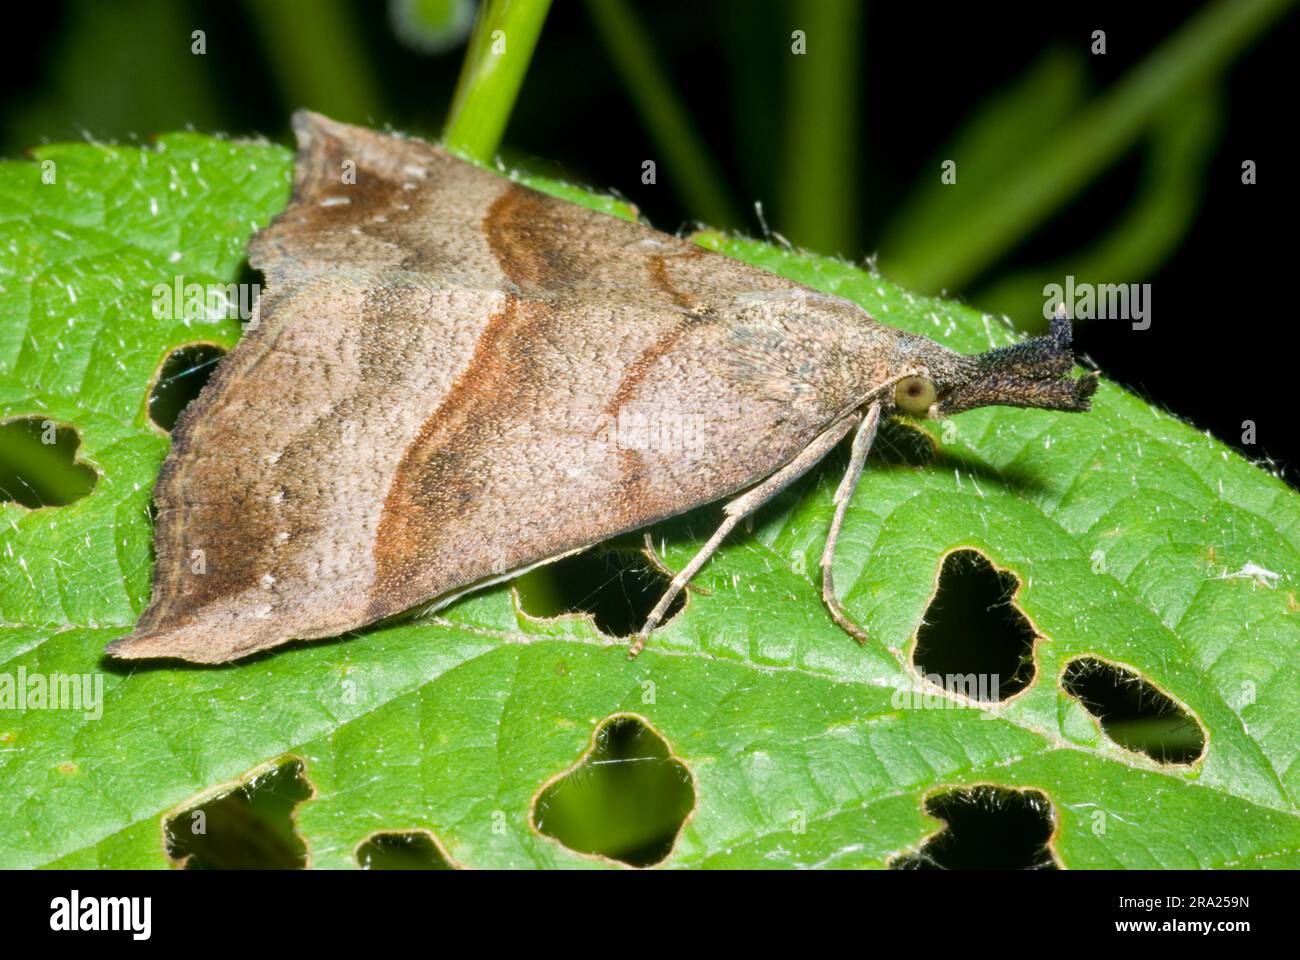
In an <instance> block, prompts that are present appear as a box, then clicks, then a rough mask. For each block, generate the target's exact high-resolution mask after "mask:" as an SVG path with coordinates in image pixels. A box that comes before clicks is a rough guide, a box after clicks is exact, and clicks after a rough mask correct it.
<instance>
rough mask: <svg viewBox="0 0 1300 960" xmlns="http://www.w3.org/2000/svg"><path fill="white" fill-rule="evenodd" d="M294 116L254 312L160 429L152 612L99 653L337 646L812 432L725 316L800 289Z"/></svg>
mask: <svg viewBox="0 0 1300 960" xmlns="http://www.w3.org/2000/svg"><path fill="white" fill-rule="evenodd" d="M295 126H296V129H297V131H298V135H299V141H300V153H299V158H298V163H297V167H296V182H295V189H294V197H293V202H292V203H291V205H290V206H289V208H288V209H287V210H286V211H285V212H284V213H283V214H282V215H281V216H280V217H279V218H277V219H276V221H275V222H274V223H273V224H272V225H271V226H270V227H268V228H267V229H266V230H265V231H263V232H262V233H261V234H259V235H258V236H257V237H256V238H255V240H254V241H253V243H252V245H251V248H250V260H251V262H252V264H253V265H254V266H255V267H258V268H260V269H262V270H264V271H265V273H266V279H267V292H266V294H265V295H264V296H263V298H262V300H261V302H260V306H259V316H258V321H257V323H256V325H255V326H254V328H252V329H251V330H250V331H249V333H248V334H247V335H246V336H245V338H244V339H243V340H242V341H241V342H240V343H239V345H238V346H237V347H236V348H235V349H234V350H233V351H231V353H230V354H229V355H228V357H227V358H226V359H225V361H224V362H223V363H222V365H221V367H220V369H219V371H218V372H217V374H216V375H215V376H214V378H213V380H212V382H211V383H210V384H209V385H208V387H207V388H206V389H205V390H204V391H203V393H202V394H201V395H200V397H199V398H198V399H197V400H196V401H195V402H194V403H193V404H191V406H190V408H189V409H188V410H187V411H186V412H185V414H184V415H183V417H182V418H181V421H180V423H179V424H178V425H177V427H176V429H175V431H174V432H173V449H172V453H171V455H170V456H169V458H168V460H167V462H166V464H165V466H164V469H163V472H162V475H161V477H160V479H159V482H158V486H157V489H156V494H155V500H156V503H157V505H158V527H157V535H156V546H157V555H158V562H157V566H156V571H155V581H154V590H153V598H152V603H151V605H150V607H149V608H148V610H147V611H146V612H145V614H144V615H143V616H142V617H141V620H140V622H139V624H138V626H137V628H136V631H135V632H134V633H133V634H132V635H131V636H129V637H126V638H123V639H122V640H121V641H119V642H118V643H116V644H114V645H113V646H112V648H111V652H112V653H113V654H114V655H117V656H126V657H151V656H175V657H183V658H185V659H191V660H197V661H205V662H219V661H224V660H229V659H233V658H236V657H240V656H244V655H247V654H249V653H252V652H254V651H256V650H260V649H264V648H267V647H271V646H275V645H277V644H280V643H283V642H285V641H287V640H289V639H293V638H312V637H325V636H333V635H336V634H340V633H343V632H345V631H348V630H351V629H355V628H358V627H361V626H364V625H365V624H367V623H369V622H372V621H374V620H376V619H378V618H381V617H385V616H388V615H391V614H394V613H398V612H400V611H402V610H404V609H406V608H408V607H411V606H413V605H415V604H419V603H422V602H424V601H427V600H431V599H434V598H436V597H438V596H439V595H442V594H446V593H448V592H449V591H452V590H456V589H457V588H462V587H465V586H466V585H469V584H473V583H475V582H477V581H481V580H483V579H485V578H490V577H492V576H496V575H500V574H502V573H504V572H506V571H508V570H512V569H517V568H520V567H522V566H525V565H528V564H529V563H533V562H536V561H538V560H541V559H544V558H546V557H549V556H554V555H556V554H558V553H561V552H564V551H567V550H570V549H573V548H576V547H580V546H583V545H585V544H589V543H594V542H597V541H599V540H601V539H604V538H605V537H607V536H609V535H611V534H614V533H617V532H620V531H623V530H627V529H632V528H635V527H638V526H642V525H644V524H646V523H649V522H652V521H654V520H657V519H659V518H661V517H663V516H667V515H670V514H672V513H676V512H679V511H680V510H682V509H685V508H687V507H690V506H693V505H696V504H698V503H702V502H707V501H709V500H711V499H715V498H717V497H719V496H721V495H724V494H726V493H729V492H731V491H733V490H735V489H738V488H740V487H743V486H745V485H747V484H748V483H751V482H753V481H754V480H756V479H759V478H761V477H762V476H763V475H765V474H766V473H769V472H771V470H772V469H775V467H777V466H779V464H780V463H781V462H783V461H784V460H786V459H789V457H790V456H793V454H794V453H795V452H797V450H798V449H799V447H800V446H801V445H802V444H803V443H805V442H806V441H807V439H808V438H809V437H810V436H811V435H812V433H813V432H815V428H816V426H817V425H816V424H815V423H812V422H804V421H801V420H798V418H791V417H790V415H789V413H788V411H787V410H786V409H785V408H784V407H783V405H782V404H781V403H780V402H779V400H778V399H777V398H773V397H765V396H763V395H762V394H763V393H764V392H765V390H763V389H760V390H758V391H757V392H756V391H754V390H749V391H748V392H746V390H745V387H744V385H743V384H742V385H741V386H737V385H736V384H734V383H733V382H732V381H734V380H735V378H734V377H728V376H726V375H725V371H722V370H720V369H719V354H720V352H725V350H726V349H728V343H727V332H726V330H725V324H722V323H720V322H719V317H720V316H721V314H720V312H719V311H718V310H717V309H716V308H715V307H714V306H712V304H713V303H715V302H718V301H724V302H725V301H729V300H731V299H734V298H735V297H736V296H739V295H742V294H743V293H746V292H750V293H752V292H755V291H764V290H767V291H781V290H789V289H792V288H793V287H794V285H793V284H791V283H789V281H785V280H781V279H780V278H777V277H775V276H773V275H771V274H767V273H764V272H763V271H759V270H755V269H752V268H749V267H746V266H744V265H741V264H738V263H736V262H735V261H732V260H729V259H726V258H723V257H721V256H719V255H716V254H713V253H709V252H707V251H704V250H702V249H700V248H698V247H696V246H694V245H691V244H688V243H686V242H684V241H681V240H678V239H675V238H673V237H669V236H666V235H664V234H661V233H657V232H655V231H653V230H651V229H649V228H647V227H644V226H641V225H638V224H632V223H627V222H624V221H621V220H618V219H616V218H613V217H608V216H604V215H601V214H597V213H594V212H591V211H588V210H585V209H582V208H578V207H576V206H573V205H571V204H567V203H564V202H562V201H559V200H556V199H554V198H551V197H547V196H545V195H543V194H540V193H537V192H535V191H532V190H529V189H527V188H525V187H522V186H519V185H517V184H514V183H512V182H511V181H509V180H506V179H504V178H501V177H497V176H494V175H493V174H491V173H488V172H486V171H483V170H480V169H479V168H476V167H474V166H472V165H470V164H468V163H465V162H463V161H460V160H457V159H455V158H454V157H452V156H450V155H449V154H447V153H446V152H444V151H442V150H439V149H437V148H435V147H432V146H429V145H427V144H424V143H421V142H419V141H412V140H404V139H400V138H397V137H392V136H386V135H382V134H377V133H374V132H372V131H368V130H364V129H362V128H356V127H348V126H344V125H342V124H336V123H334V122H332V121H329V120H326V119H325V118H323V117H319V116H316V115H312V114H299V115H298V116H297V117H296V118H295ZM756 393H757V395H756ZM629 411H631V420H632V427H633V432H634V433H635V434H636V435H634V436H631V437H629V436H628V434H629V430H628V421H629ZM645 411H659V414H658V416H659V417H660V420H659V422H657V423H653V424H649V425H646V424H644V423H642V422H641V421H638V420H637V419H636V418H637V416H640V415H642V414H643V413H644V412H645ZM665 424H667V428H666V429H667V432H668V434H669V436H667V437H666V438H665V437H664V436H663V435H662V434H663V432H664V431H663V429H662V428H664V426H665ZM643 427H645V428H646V429H642V428H643ZM774 430H775V432H776V434H777V437H776V442H773V437H772V434H773V431H774ZM651 431H654V432H655V435H654V436H650V435H649V433H650V432H651ZM674 431H675V432H674Z"/></svg>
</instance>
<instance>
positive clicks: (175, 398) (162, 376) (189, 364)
mask: <svg viewBox="0 0 1300 960" xmlns="http://www.w3.org/2000/svg"><path fill="white" fill-rule="evenodd" d="M225 355H226V351H225V350H223V349H222V348H221V347H218V346H217V345H216V344H212V343H190V344H186V345H185V346H183V347H177V348H176V349H175V350H173V351H172V352H171V353H169V354H167V358H166V359H165V360H163V363H162V368H161V369H160V370H159V371H158V376H157V377H156V378H155V379H154V385H153V389H152V390H150V391H149V419H150V420H152V421H153V422H154V423H155V424H156V425H157V426H158V427H159V428H161V429H163V430H166V431H167V432H169V433H170V432H171V430H172V428H173V427H175V426H176V421H177V419H179V417H180V415H181V411H182V410H184V409H185V408H186V407H187V406H189V403H190V401H191V400H193V399H194V398H195V397H197V396H198V395H199V391H200V390H202V389H203V387H204V385H205V384H206V383H207V382H208V378H209V377H211V376H212V371H214V370H215V369H216V368H217V364H218V362H220V360H221V358H222V357H224V356H225Z"/></svg>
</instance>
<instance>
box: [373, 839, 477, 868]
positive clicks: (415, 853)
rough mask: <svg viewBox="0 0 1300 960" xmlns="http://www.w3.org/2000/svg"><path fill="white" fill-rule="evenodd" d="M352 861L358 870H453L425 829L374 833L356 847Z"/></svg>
mask: <svg viewBox="0 0 1300 960" xmlns="http://www.w3.org/2000/svg"><path fill="white" fill-rule="evenodd" d="M356 860H357V866H359V867H360V868H361V869H362V870H454V869H455V867H454V866H452V863H451V861H449V860H448V859H447V856H446V854H444V853H443V852H442V850H441V848H439V846H438V844H437V843H436V842H435V841H434V839H433V837H432V835H430V834H429V833H428V832H427V831H425V830H410V831H407V832H404V833H376V834H375V835H374V836H372V837H370V838H368V839H367V840H366V841H365V843H363V844H361V846H360V847H358V848H357V853H356Z"/></svg>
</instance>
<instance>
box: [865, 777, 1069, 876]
mask: <svg viewBox="0 0 1300 960" xmlns="http://www.w3.org/2000/svg"><path fill="white" fill-rule="evenodd" d="M925 812H926V813H928V814H929V815H930V816H932V817H934V818H935V819H936V820H942V821H943V823H944V826H943V828H942V829H941V830H940V831H939V832H938V833H936V834H934V835H933V836H932V837H930V839H928V840H927V841H926V842H925V843H924V844H923V845H922V847H921V849H920V850H918V851H917V852H915V853H910V854H905V855H903V856H900V857H896V858H895V859H894V860H892V861H891V862H890V864H889V866H890V869H893V870H1055V869H1058V866H1057V863H1056V859H1055V858H1054V857H1053V856H1052V852H1051V850H1050V849H1049V848H1048V846H1047V844H1048V841H1049V840H1051V838H1052V830H1053V825H1054V822H1055V817H1054V816H1053V812H1052V803H1051V801H1050V800H1048V799H1047V795H1046V794H1044V793H1043V792H1042V791H1040V790H1009V789H1006V788H1003V787H991V786H978V787H971V788H969V789H964V790H950V791H946V792H944V793H937V794H932V795H931V796H930V797H928V798H926V801H925Z"/></svg>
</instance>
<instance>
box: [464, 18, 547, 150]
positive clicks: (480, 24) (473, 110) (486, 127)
mask: <svg viewBox="0 0 1300 960" xmlns="http://www.w3.org/2000/svg"><path fill="white" fill-rule="evenodd" d="M550 8H551V0H490V2H487V3H485V4H484V6H483V8H482V9H481V10H480V11H479V16H478V20H477V21H476V22H475V24H474V32H473V33H472V34H471V35H470V39H469V49H468V50H467V51H466V54H465V65H464V66H463V67H462V68H461V72H460V80H459V81H458V82H457V84H456V92H455V94H454V95H453V97H452V101H451V110H450V111H449V112H448V115H447V126H446V128H445V130H444V132H443V139H444V141H445V142H446V145H447V146H448V147H449V148H450V149H452V150H454V151H456V152H457V153H459V154H461V155H462V156H465V157H469V158H470V159H473V160H478V161H481V162H487V161H489V160H491V159H492V158H493V157H494V156H495V155H496V152H497V148H498V147H499V146H500V145H501V138H502V137H503V136H504V135H505V131H506V124H508V123H509V122H510V114H511V112H512V111H513V110H514V106H515V99H516V98H517V97H518V96H519V88H520V86H521V85H522V84H523V82H524V74H526V73H527V72H528V65H529V63H530V62H531V61H532V59H533V51H534V50H535V49H536V48H537V38H538V37H539V36H540V35H541V32H542V24H543V23H545V22H546V14H547V12H548V11H549V10H550Z"/></svg>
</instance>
